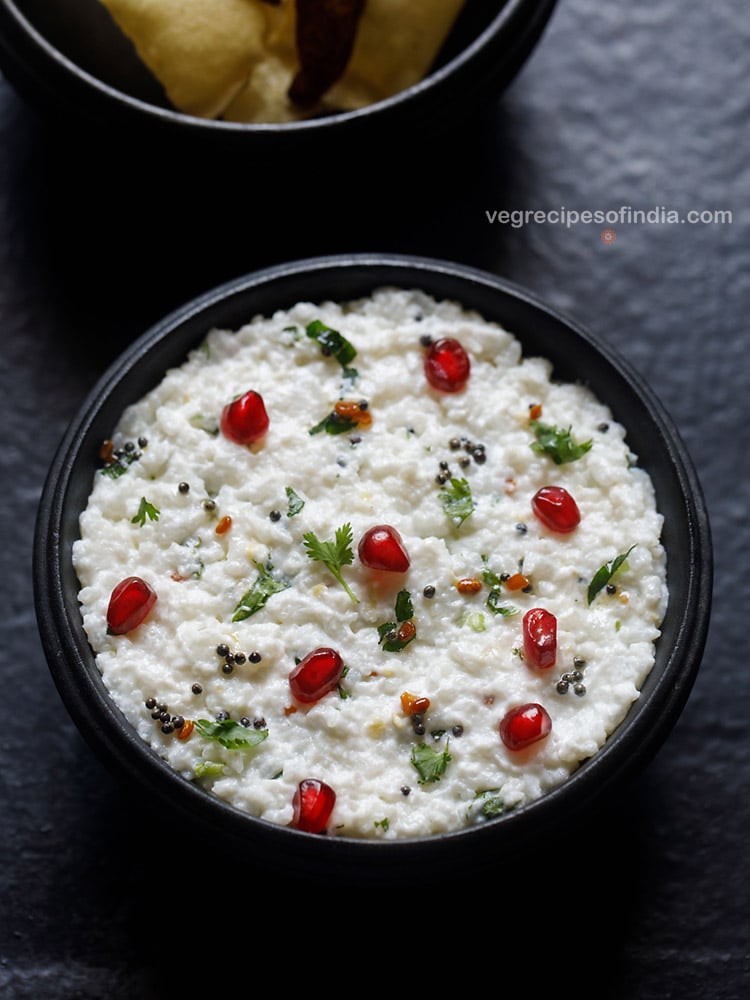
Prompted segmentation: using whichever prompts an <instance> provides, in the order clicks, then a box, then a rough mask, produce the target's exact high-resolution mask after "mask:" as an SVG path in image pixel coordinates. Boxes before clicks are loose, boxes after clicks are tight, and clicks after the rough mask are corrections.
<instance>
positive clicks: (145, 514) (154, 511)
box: [130, 497, 161, 527]
mask: <svg viewBox="0 0 750 1000" xmlns="http://www.w3.org/2000/svg"><path fill="white" fill-rule="evenodd" d="M160 513H161V511H160V510H159V508H158V507H154V505H153V504H152V503H149V502H148V500H147V499H146V498H145V497H141V502H140V504H139V506H138V513H137V514H136V515H135V516H134V517H131V518H130V521H131V523H132V524H140V526H141V527H143V525H144V524H145V523H146V518H148V519H149V521H158V520H159V514H160Z"/></svg>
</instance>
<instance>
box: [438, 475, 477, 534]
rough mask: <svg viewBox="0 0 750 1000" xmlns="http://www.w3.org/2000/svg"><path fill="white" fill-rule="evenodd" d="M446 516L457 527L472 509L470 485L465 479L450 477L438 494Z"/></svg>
mask: <svg viewBox="0 0 750 1000" xmlns="http://www.w3.org/2000/svg"><path fill="white" fill-rule="evenodd" d="M438 496H439V497H440V501H441V503H442V505H443V510H444V511H445V513H446V516H447V517H448V518H449V519H450V520H451V521H452V522H453V524H454V525H455V526H456V527H458V526H459V525H461V524H463V522H464V521H465V520H466V518H467V517H469V516H470V515H471V514H472V513H473V511H474V501H473V499H472V496H471V487H470V486H469V483H468V481H467V480H466V479H454V478H451V480H450V482H449V483H448V484H447V485H446V486H445V487H444V488H443V489H442V490H441V491H440V493H439V494H438Z"/></svg>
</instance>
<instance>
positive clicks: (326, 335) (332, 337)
mask: <svg viewBox="0 0 750 1000" xmlns="http://www.w3.org/2000/svg"><path fill="white" fill-rule="evenodd" d="M305 333H306V334H307V336H308V337H310V339H311V340H315V341H317V342H318V344H319V345H320V350H321V353H322V354H324V355H325V356H326V357H328V356H331V355H332V356H333V357H334V358H336V360H337V361H338V363H339V364H340V365H341V367H342V368H343V370H344V377H345V378H356V376H357V372H356V370H355V369H354V368H350V367H349V363H350V362H351V361H353V360H354V358H355V357H356V355H357V351H356V350H355V348H354V346H353V345H352V344H350V343H349V341H348V340H347V339H346V337H344V336H342V335H341V334H340V333H339V332H338V330H333V329H332V328H331V327H330V326H326V324H325V323H323V322H322V321H321V320H319V319H314V320H313V321H312V323H308V324H307V326H306V327H305Z"/></svg>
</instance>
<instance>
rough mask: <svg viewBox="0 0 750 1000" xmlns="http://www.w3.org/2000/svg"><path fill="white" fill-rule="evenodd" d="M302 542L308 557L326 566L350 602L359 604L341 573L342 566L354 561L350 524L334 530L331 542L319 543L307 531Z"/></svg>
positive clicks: (312, 534)
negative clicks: (334, 533)
mask: <svg viewBox="0 0 750 1000" xmlns="http://www.w3.org/2000/svg"><path fill="white" fill-rule="evenodd" d="M302 540H303V542H304V544H305V549H306V550H307V554H308V556H309V557H310V558H311V559H315V560H317V561H318V562H322V563H323V565H325V566H327V567H328V569H329V571H330V572H331V574H332V576H333V577H334V578H335V579H336V580H338V582H339V583H340V584H341V586H342V587H343V588H344V590H345V591H346V592H347V594H348V595H349V597H350V598H351V599H352V601H354V603H355V604H359V598H358V597H357V596H356V595H355V594H353V593H352V591H351V589H350V587H349V585H348V584H347V582H346V580H344V577H343V576H342V573H341V567H342V566H349V565H351V563H352V562H353V561H354V553H353V552H352V540H353V535H352V526H351V524H342V525H341V527H340V528H336V535H335V538H334V540H333V541H332V542H321V541H320V539H319V538H318V537H317V536H316V534H315V532H314V531H307V532H306V533H305V534H304V535H303V536H302Z"/></svg>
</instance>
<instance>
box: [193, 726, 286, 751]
mask: <svg viewBox="0 0 750 1000" xmlns="http://www.w3.org/2000/svg"><path fill="white" fill-rule="evenodd" d="M195 727H196V729H197V730H198V732H199V733H200V734H201V736H202V737H203V738H204V739H206V740H215V741H216V742H217V743H219V744H221V746H223V747H226V748H227V750H252V749H253V748H254V747H257V746H258V744H259V743H262V742H263V740H265V739H266V738H267V737H268V730H267V729H250V728H248V727H247V726H243V725H240V723H239V722H234V721H233V720H232V719H222V720H221V721H217V722H211V721H210V720H209V719H196V721H195Z"/></svg>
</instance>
